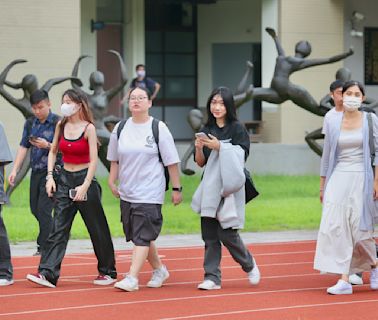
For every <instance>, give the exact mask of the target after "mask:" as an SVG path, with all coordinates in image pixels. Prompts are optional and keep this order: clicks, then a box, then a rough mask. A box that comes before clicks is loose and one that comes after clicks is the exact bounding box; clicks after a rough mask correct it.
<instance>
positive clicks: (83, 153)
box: [59, 123, 90, 164]
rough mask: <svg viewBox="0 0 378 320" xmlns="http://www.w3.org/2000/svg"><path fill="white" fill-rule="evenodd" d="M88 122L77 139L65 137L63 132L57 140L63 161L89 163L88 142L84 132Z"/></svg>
mask: <svg viewBox="0 0 378 320" xmlns="http://www.w3.org/2000/svg"><path fill="white" fill-rule="evenodd" d="M88 125H89V123H88V124H87V125H86V126H85V128H84V131H83V133H82V134H81V135H80V137H79V138H77V139H67V138H65V137H64V130H63V134H62V136H61V137H60V140H59V150H60V151H61V152H62V155H63V163H74V164H83V163H89V162H90V157H89V143H88V140H87V139H85V137H84V134H85V131H86V130H87V127H88Z"/></svg>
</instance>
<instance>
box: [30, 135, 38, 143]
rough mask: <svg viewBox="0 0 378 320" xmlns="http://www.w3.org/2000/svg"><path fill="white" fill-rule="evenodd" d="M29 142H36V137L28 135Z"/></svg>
mask: <svg viewBox="0 0 378 320" xmlns="http://www.w3.org/2000/svg"><path fill="white" fill-rule="evenodd" d="M29 140H30V141H33V142H34V141H36V140H38V137H37V136H32V135H30V136H29Z"/></svg>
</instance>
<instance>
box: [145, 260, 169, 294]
mask: <svg viewBox="0 0 378 320" xmlns="http://www.w3.org/2000/svg"><path fill="white" fill-rule="evenodd" d="M168 278H169V272H168V270H167V267H166V266H165V265H162V266H161V267H160V268H159V269H155V270H154V271H153V272H152V277H151V280H150V281H148V283H147V287H150V288H160V287H161V286H162V285H163V283H164V281H165V280H167V279H168Z"/></svg>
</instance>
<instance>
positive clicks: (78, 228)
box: [3, 176, 321, 242]
mask: <svg viewBox="0 0 378 320" xmlns="http://www.w3.org/2000/svg"><path fill="white" fill-rule="evenodd" d="M99 180H100V183H101V185H102V187H103V205H104V208H105V212H106V215H107V218H108V223H109V226H110V231H111V233H112V236H113V237H123V236H124V235H123V230H122V227H121V223H120V212H119V202H118V200H116V199H115V198H114V197H113V196H112V195H111V193H110V191H109V188H108V187H107V184H106V179H105V178H103V179H99ZM199 181H200V177H199V176H191V177H188V176H183V177H182V184H183V187H184V193H183V195H184V201H183V203H182V204H180V205H179V206H176V207H175V206H173V205H172V204H171V203H170V201H169V200H170V199H169V196H170V193H169V192H168V193H167V194H166V196H167V197H166V204H165V205H164V207H163V215H164V224H163V230H162V234H190V233H198V232H199V231H200V221H199V216H198V215H197V214H196V213H194V212H193V211H192V209H191V208H190V202H191V196H192V194H193V193H194V191H195V189H196V187H197V186H198V184H199ZM254 182H255V184H256V187H257V189H258V190H259V192H260V196H259V197H257V198H256V199H254V200H253V201H251V202H250V203H249V204H248V205H247V207H246V224H245V229H244V231H276V230H290V229H291V230H295V229H308V230H310V229H315V228H317V227H318V226H319V221H320V216H321V205H320V202H319V199H318V189H319V188H318V183H319V178H318V177H317V176H255V177H254ZM3 216H4V220H5V224H6V226H7V230H8V234H9V238H10V239H11V241H12V242H18V241H34V240H35V239H36V237H37V231H38V225H37V222H36V220H35V218H34V216H33V215H32V214H31V212H30V209H29V180H27V179H26V180H25V181H24V182H23V183H22V184H21V185H20V186H19V188H18V189H17V190H16V191H15V193H14V194H13V195H12V205H11V206H5V207H4V211H3ZM71 237H72V238H74V239H84V238H88V237H89V236H88V232H87V230H86V228H85V225H84V223H83V221H82V219H81V217H80V214H78V215H77V217H76V218H75V221H74V224H73V228H72V232H71Z"/></svg>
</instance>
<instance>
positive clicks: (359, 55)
mask: <svg viewBox="0 0 378 320" xmlns="http://www.w3.org/2000/svg"><path fill="white" fill-rule="evenodd" d="M353 11H358V12H361V13H362V14H364V16H365V19H364V20H363V21H361V22H359V23H357V24H356V25H355V27H356V29H358V31H363V29H364V27H373V28H377V27H378V20H377V12H378V1H376V0H359V1H355V0H345V20H344V30H345V33H344V46H345V49H348V48H349V47H351V46H353V48H354V55H352V56H351V57H349V58H348V59H346V60H345V64H344V66H345V67H347V68H348V69H350V70H351V71H352V78H353V80H358V81H361V82H362V83H364V38H363V37H361V38H359V37H352V36H351V35H350V30H351V23H350V18H351V16H352V13H353ZM366 94H367V96H369V97H371V98H374V99H376V100H378V86H366Z"/></svg>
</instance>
